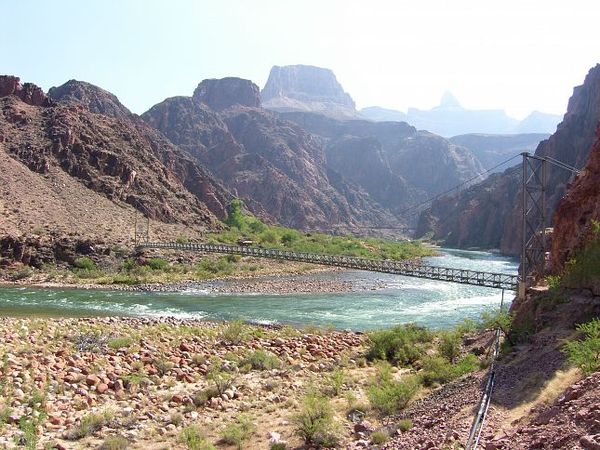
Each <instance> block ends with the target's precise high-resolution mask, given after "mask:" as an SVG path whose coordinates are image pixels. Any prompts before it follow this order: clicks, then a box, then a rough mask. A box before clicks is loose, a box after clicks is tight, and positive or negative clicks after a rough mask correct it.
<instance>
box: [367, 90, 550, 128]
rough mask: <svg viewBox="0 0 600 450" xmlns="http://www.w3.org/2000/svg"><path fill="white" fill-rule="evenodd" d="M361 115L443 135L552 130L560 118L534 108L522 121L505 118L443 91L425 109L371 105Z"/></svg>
mask: <svg viewBox="0 0 600 450" xmlns="http://www.w3.org/2000/svg"><path fill="white" fill-rule="evenodd" d="M360 114H361V116H363V117H365V118H366V119H369V120H374V121H378V122H380V121H390V120H391V121H398V120H401V121H406V122H408V123H410V124H411V125H413V126H414V127H416V128H417V129H419V130H427V131H431V132H432V133H436V134H439V135H441V136H445V137H451V136H456V135H460V134H469V133H485V134H513V133H548V134H550V133H553V132H554V131H555V130H556V125H557V124H558V123H559V122H560V119H561V117H560V116H558V115H552V114H545V113H541V112H538V111H535V112H533V113H531V114H530V115H529V116H528V117H526V118H525V119H523V120H522V121H518V120H517V119H513V118H512V117H509V116H508V115H507V114H506V113H505V112H504V111H503V110H501V109H489V110H470V109H466V108H464V107H462V106H461V105H460V103H459V102H458V100H457V99H456V97H454V96H453V95H452V94H451V93H449V92H446V93H444V95H443V96H442V99H441V101H440V104H439V106H436V107H435V108H432V109H429V110H421V109H417V108H409V109H408V112H407V113H404V112H402V111H395V110H392V109H385V108H380V107H378V106H372V107H368V108H363V109H361V110H360Z"/></svg>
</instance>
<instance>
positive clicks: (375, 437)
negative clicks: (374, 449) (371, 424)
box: [371, 430, 390, 445]
mask: <svg viewBox="0 0 600 450" xmlns="http://www.w3.org/2000/svg"><path fill="white" fill-rule="evenodd" d="M389 440H390V434H389V433H388V432H387V431H385V430H379V431H374V432H373V433H371V443H372V444H375V445H379V444H385V443H386V442H387V441H389Z"/></svg>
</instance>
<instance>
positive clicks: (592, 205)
mask: <svg viewBox="0 0 600 450" xmlns="http://www.w3.org/2000/svg"><path fill="white" fill-rule="evenodd" d="M596 135H597V139H596V142H595V143H594V145H593V146H592V150H591V153H590V157H589V159H588V162H587V164H586V165H585V169H584V170H583V171H582V172H581V173H580V174H579V176H578V177H577V178H576V179H575V180H574V181H573V183H572V184H571V186H570V187H569V189H568V190H567V194H566V195H565V196H564V197H563V199H562V200H561V201H560V203H559V204H558V207H557V209H556V212H555V214H554V233H553V235H552V250H551V252H550V255H551V269H552V270H553V271H554V272H556V273H560V272H561V271H562V270H563V269H564V267H565V264H566V263H567V261H569V259H571V258H572V257H573V256H574V255H575V252H576V251H577V250H579V249H580V248H582V247H583V246H584V245H585V244H586V243H587V242H588V241H589V240H591V239H592V238H595V237H597V236H595V232H594V222H600V127H599V128H598V131H597V134H596ZM596 289H597V291H598V295H600V285H599V286H597V287H596Z"/></svg>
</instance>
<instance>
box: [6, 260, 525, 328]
mask: <svg viewBox="0 0 600 450" xmlns="http://www.w3.org/2000/svg"><path fill="white" fill-rule="evenodd" d="M441 251H442V254H441V255H440V256H436V257H432V258H427V262H429V263H431V264H435V265H439V266H445V267H458V268H464V269H473V270H480V271H486V272H499V273H512V274H514V273H516V271H517V266H518V263H517V261H516V260H514V259H511V258H506V257H502V256H499V255H496V254H492V253H488V252H474V251H463V250H452V249H441ZM306 277H316V278H318V277H325V278H326V277H333V278H335V279H342V280H350V281H353V282H358V284H359V285H360V284H362V283H364V284H365V285H369V286H370V285H374V284H376V285H380V286H383V288H382V289H378V290H365V291H359V292H350V293H340V294H294V295H291V294H285V295H264V294H260V295H259V294H254V295H252V294H244V295H239V294H236V295H232V294H209V293H208V292H207V291H203V290H201V289H193V288H190V289H186V290H185V291H183V292H171V293H158V292H127V291H109V290H106V291H104V290H83V289H49V288H48V289H46V288H29V287H27V288H21V287H19V288H0V316H54V317H61V316H63V317H67V316H69V317H79V316H82V317H83V316H105V315H120V316H174V317H180V318H201V319H206V320H234V319H241V320H245V321H252V322H259V323H283V324H286V323H287V324H291V325H317V326H333V327H335V328H338V329H351V330H357V331H365V330H372V329H378V328H384V327H389V326H392V325H395V324H398V323H406V322H416V323H419V324H422V325H426V326H429V327H432V328H445V327H449V326H452V325H454V324H456V323H458V322H460V321H461V320H463V319H465V318H472V319H476V318H477V317H479V315H480V314H481V312H482V311H484V310H485V309H488V308H497V307H498V306H499V305H500V300H501V291H500V290H498V289H490V288H483V287H478V286H469V285H462V284H456V283H447V282H438V281H433V280H425V279H419V278H409V277H402V276H397V275H390V274H381V273H374V272H364V271H354V270H349V271H342V272H325V273H317V274H312V275H306ZM301 280H302V277H299V282H301ZM512 297H513V293H512V292H506V293H505V301H507V302H508V301H510V300H511V299H512Z"/></svg>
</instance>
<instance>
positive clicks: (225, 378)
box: [206, 364, 234, 396]
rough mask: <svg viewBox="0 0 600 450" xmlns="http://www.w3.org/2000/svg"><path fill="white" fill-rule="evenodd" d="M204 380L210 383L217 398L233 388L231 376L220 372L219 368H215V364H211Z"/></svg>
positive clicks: (222, 371)
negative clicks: (217, 395)
mask: <svg viewBox="0 0 600 450" xmlns="http://www.w3.org/2000/svg"><path fill="white" fill-rule="evenodd" d="M206 378H208V379H209V380H210V381H212V383H213V385H214V388H215V389H216V390H217V392H218V393H219V396H221V395H223V393H224V392H225V391H226V390H227V389H229V388H230V387H231V386H233V381H234V378H233V375H232V374H230V373H228V372H225V371H224V370H221V368H220V367H217V366H216V365H215V364H213V367H212V368H211V370H210V371H209V372H208V373H207V374H206Z"/></svg>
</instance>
